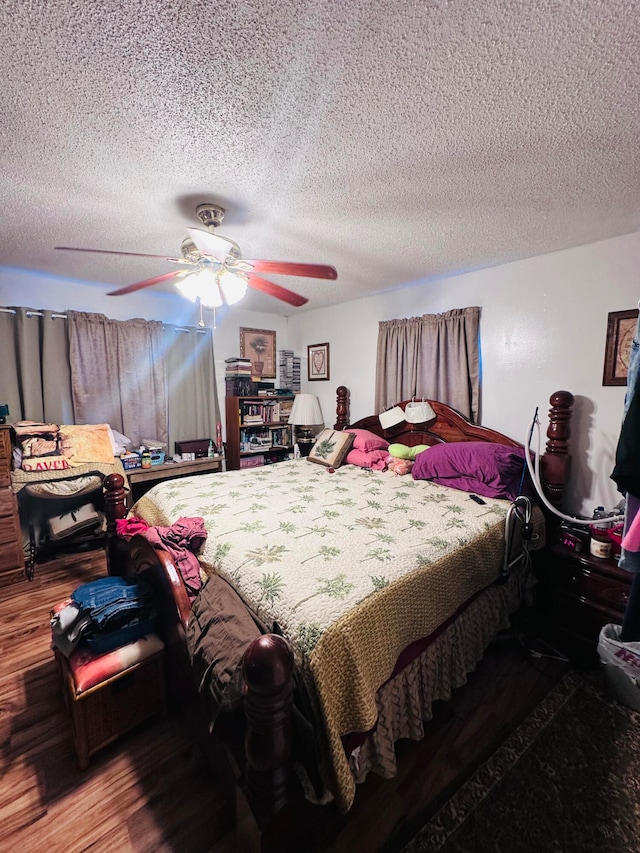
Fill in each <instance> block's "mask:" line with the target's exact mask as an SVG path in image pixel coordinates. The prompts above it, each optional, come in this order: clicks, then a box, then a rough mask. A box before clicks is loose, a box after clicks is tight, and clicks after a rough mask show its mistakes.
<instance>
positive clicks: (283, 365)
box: [278, 349, 300, 394]
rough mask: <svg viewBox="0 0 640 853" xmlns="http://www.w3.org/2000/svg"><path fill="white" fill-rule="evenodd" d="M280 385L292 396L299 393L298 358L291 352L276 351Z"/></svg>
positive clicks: (285, 350) (287, 350)
mask: <svg viewBox="0 0 640 853" xmlns="http://www.w3.org/2000/svg"><path fill="white" fill-rule="evenodd" d="M278 357H279V366H280V385H281V386H282V387H283V388H286V389H288V390H289V391H291V392H292V393H294V394H298V393H300V358H299V357H298V356H295V355H294V354H293V350H289V349H281V350H278Z"/></svg>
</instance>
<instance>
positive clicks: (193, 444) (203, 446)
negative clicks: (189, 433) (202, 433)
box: [175, 438, 211, 459]
mask: <svg viewBox="0 0 640 853" xmlns="http://www.w3.org/2000/svg"><path fill="white" fill-rule="evenodd" d="M210 441H211V439H210V438H193V439H191V440H190V441H176V444H175V447H176V449H175V452H176V453H179V454H180V455H181V456H182V454H183V453H195V456H196V459H203V458H204V457H205V456H208V455H209V442H210Z"/></svg>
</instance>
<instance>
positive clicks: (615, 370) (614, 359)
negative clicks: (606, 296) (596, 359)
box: [602, 308, 638, 385]
mask: <svg viewBox="0 0 640 853" xmlns="http://www.w3.org/2000/svg"><path fill="white" fill-rule="evenodd" d="M637 322H638V309H637V308H633V309H631V310H630V311H612V312H611V313H610V314H609V316H608V320H607V345H606V348H605V353H604V374H603V377H602V384H603V385H626V384H627V375H628V373H629V357H630V355H631V344H632V343H633V335H634V333H635V330H636V324H637Z"/></svg>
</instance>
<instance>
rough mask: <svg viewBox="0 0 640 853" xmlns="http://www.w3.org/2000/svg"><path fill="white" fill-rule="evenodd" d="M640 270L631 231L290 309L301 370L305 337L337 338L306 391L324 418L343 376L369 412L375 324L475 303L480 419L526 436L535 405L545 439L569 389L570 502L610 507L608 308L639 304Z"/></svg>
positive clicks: (614, 407)
mask: <svg viewBox="0 0 640 853" xmlns="http://www.w3.org/2000/svg"><path fill="white" fill-rule="evenodd" d="M639 269H640V234H637V233H636V234H631V235H627V236H624V237H618V238H615V239H612V240H606V241H601V242H598V243H592V244H590V245H588V246H582V247H579V248H575V249H571V250H567V251H563V252H556V253H553V254H549V255H544V256H539V257H535V258H530V259H528V260H524V261H518V262H516V263H511V264H505V265H503V266H499V267H493V268H491V269H484V270H476V271H472V272H467V273H463V274H460V275H456V276H452V277H448V278H442V279H438V280H432V281H428V282H425V283H421V284H416V285H414V286H411V287H405V288H402V289H401V290H393V291H388V292H386V293H383V294H379V295H377V296H374V297H369V298H366V299H359V300H355V301H352V302H349V303H345V304H344V305H342V306H341V307H340V310H339V311H336V310H332V309H320V310H317V311H308V312H305V313H302V314H299V315H297V316H295V317H292V318H290V319H289V328H290V345H291V347H292V348H293V349H294V350H295V351H296V352H299V353H300V354H301V355H303V356H304V360H303V366H302V373H303V378H304V377H306V375H307V370H306V351H307V350H306V347H307V345H308V344H316V343H324V342H325V341H326V342H329V344H330V372H331V373H330V381H329V382H317V381H316V382H303V388H302V390H303V391H311V392H313V393H317V394H318V396H319V398H320V402H321V406H322V410H323V413H324V416H325V422H326V423H327V424H329V423H332V419H333V412H334V410H335V388H336V387H337V386H338V385H346V386H347V387H349V388H350V390H351V418H352V420H355V419H357V418H359V417H362V416H364V415H366V414H370V413H371V412H372V411H373V404H374V386H375V359H376V342H377V335H378V322H379V321H380V320H388V319H392V318H399V317H412V316H419V315H420V314H428V313H438V312H441V311H447V310H449V309H451V308H463V307H466V306H469V305H479V306H480V307H481V309H482V315H481V321H480V329H481V348H482V371H483V373H482V400H481V403H482V410H481V411H482V417H481V422H482V423H484V424H486V425H487V426H491V427H493V428H494V429H498V430H500V431H501V432H504V433H506V434H507V435H510V436H512V437H514V438H517V439H518V440H520V441H523V442H524V441H525V437H526V434H527V430H528V427H529V424H530V422H531V419H532V417H533V413H534V410H535V408H536V406H539V407H540V419H541V422H542V426H543V431H542V439H543V444H542V447H543V449H544V440H545V430H546V426H547V423H548V418H547V412H548V408H549V405H548V400H549V395H550V394H551V393H552V392H553V391H556V390H559V389H566V390H568V391H571V392H572V393H573V394H574V395H575V398H576V402H575V407H574V416H573V422H572V431H573V436H572V440H571V451H572V457H573V469H572V477H571V482H570V493H569V497H568V501H567V505H568V507H569V508H570V509H571V511H572V512H578V511H580V512H582V513H585V514H586V513H589V514H590V513H591V512H592V510H593V507H594V506H595V505H596V504H603V505H605V506H606V507H608V508H610V507H612V506H613V505H614V504H616V503H617V502H618V501H619V500H620V495H619V494H618V493H617V491H616V487H615V484H614V483H613V481H611V480H610V474H611V471H612V470H613V464H614V458H615V449H616V445H617V440H618V435H619V431H620V423H621V418H622V412H623V403H624V394H625V389H624V388H620V387H604V386H603V385H602V372H603V365H604V349H605V337H606V328H607V314H608V313H609V312H610V311H623V310H627V309H631V308H636V307H637V305H638V299H639V297H640V282H639V280H638V270H639ZM338 272H339V271H338ZM345 290H348V282H345ZM390 402H391V401H390Z"/></svg>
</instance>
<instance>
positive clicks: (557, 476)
mask: <svg viewBox="0 0 640 853" xmlns="http://www.w3.org/2000/svg"><path fill="white" fill-rule="evenodd" d="M573 400H574V398H573V394H572V393H571V392H570V391H556V392H555V393H554V394H552V395H551V397H549V403H550V404H551V408H550V409H549V426H548V427H547V446H546V453H545V455H544V456H542V458H541V460H540V465H541V469H542V476H543V479H544V482H545V485H546V487H547V489H546V491H547V494H548V496H549V500H550V501H551V503H552V504H553V505H554V506H557V507H561V505H562V497H563V494H564V488H565V486H566V484H567V481H568V480H569V472H570V470H571V457H570V456H569V439H570V437H571V415H572V413H573Z"/></svg>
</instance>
